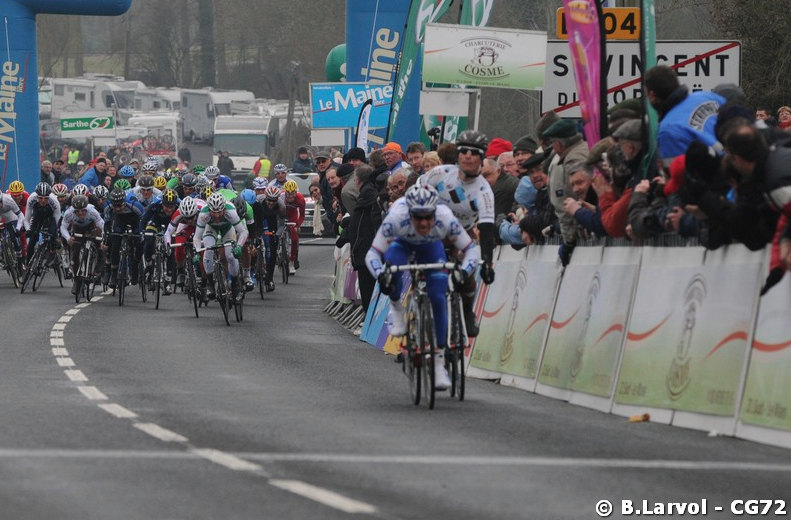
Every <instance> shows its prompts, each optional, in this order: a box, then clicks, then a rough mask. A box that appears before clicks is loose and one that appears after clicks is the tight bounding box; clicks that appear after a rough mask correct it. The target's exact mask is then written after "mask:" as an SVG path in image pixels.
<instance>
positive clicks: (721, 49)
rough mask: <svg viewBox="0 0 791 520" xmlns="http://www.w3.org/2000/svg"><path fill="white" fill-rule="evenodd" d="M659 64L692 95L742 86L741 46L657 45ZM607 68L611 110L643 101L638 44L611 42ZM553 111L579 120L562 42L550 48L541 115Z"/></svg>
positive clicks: (566, 49) (734, 43) (566, 47)
mask: <svg viewBox="0 0 791 520" xmlns="http://www.w3.org/2000/svg"><path fill="white" fill-rule="evenodd" d="M656 59H657V65H668V66H670V67H672V68H674V69H675V70H676V72H677V73H678V76H679V78H678V79H679V81H680V82H681V83H682V84H683V85H687V86H688V87H689V89H690V91H697V90H712V89H713V88H714V87H716V86H717V85H720V84H722V83H733V84H736V85H739V84H740V82H741V43H740V42H737V41H721V40H711V41H661V42H657V44H656ZM605 67H606V70H607V103H608V105H609V106H612V105H614V104H616V103H620V102H621V101H623V100H625V99H628V98H638V97H640V96H642V86H641V83H640V81H641V76H642V73H643V70H642V63H641V61H640V45H639V42H611V41H608V42H607V59H606V61H605ZM550 110H554V111H555V112H557V113H558V115H559V116H561V117H580V110H579V100H578V97H577V92H576V83H575V81H574V71H573V68H572V63H571V58H570V56H569V44H568V41H564V40H551V41H548V42H547V60H546V76H545V78H544V90H543V92H542V96H541V112H548V111H550Z"/></svg>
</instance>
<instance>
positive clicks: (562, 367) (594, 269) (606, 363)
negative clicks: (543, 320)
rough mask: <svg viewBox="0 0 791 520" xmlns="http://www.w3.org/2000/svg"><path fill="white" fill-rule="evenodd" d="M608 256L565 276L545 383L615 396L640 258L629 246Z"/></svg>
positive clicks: (545, 360)
mask: <svg viewBox="0 0 791 520" xmlns="http://www.w3.org/2000/svg"><path fill="white" fill-rule="evenodd" d="M605 252H606V258H605V259H604V261H603V262H602V263H601V264H598V265H596V264H594V265H569V266H568V267H567V268H566V272H565V273H564V274H563V283H562V285H561V290H560V293H559V294H558V301H557V304H556V305H555V313H554V315H553V316H552V324H551V326H552V328H551V330H550V333H549V339H548V341H547V346H546V348H545V350H544V358H543V361H542V363H541V375H540V376H539V382H541V383H542V384H547V385H551V386H555V387H559V388H565V389H569V390H574V391H578V392H585V393H588V394H591V395H597V396H602V397H609V396H610V395H611V390H612V387H613V380H614V378H615V371H616V369H617V364H618V359H619V356H620V353H621V346H622V344H623V336H624V331H625V330H626V322H627V318H628V316H629V309H630V307H631V303H632V292H633V290H634V284H635V283H636V279H637V271H638V264H639V261H640V257H639V252H638V251H636V250H630V249H629V248H612V249H609V250H605ZM630 252H631V253H638V254H630Z"/></svg>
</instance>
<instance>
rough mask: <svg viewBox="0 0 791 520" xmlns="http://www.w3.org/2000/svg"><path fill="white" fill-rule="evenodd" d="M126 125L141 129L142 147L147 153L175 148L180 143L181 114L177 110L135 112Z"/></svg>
mask: <svg viewBox="0 0 791 520" xmlns="http://www.w3.org/2000/svg"><path fill="white" fill-rule="evenodd" d="M128 126H130V127H137V128H140V129H141V131H140V134H141V135H142V136H144V138H143V141H144V142H143V147H144V148H145V149H146V151H147V152H148V153H149V154H151V153H153V151H160V150H177V149H178V146H179V144H180V143H181V116H180V115H179V113H178V112H164V111H163V112H148V113H143V112H141V113H137V114H134V115H132V116H131V117H130V118H129V122H128Z"/></svg>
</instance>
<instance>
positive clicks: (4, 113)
mask: <svg viewBox="0 0 791 520" xmlns="http://www.w3.org/2000/svg"><path fill="white" fill-rule="evenodd" d="M131 4H132V0H3V1H2V2H0V45H2V47H4V48H3V52H1V53H0V56H2V58H0V173H2V187H3V188H5V187H6V186H8V184H9V183H10V182H11V181H12V180H16V179H19V180H21V181H22V182H23V183H25V184H26V185H27V186H31V187H32V186H35V185H36V183H37V182H38V180H39V135H38V132H39V129H38V84H37V83H38V67H37V65H36V59H37V56H36V15H37V14H84V15H90V16H115V15H120V14H123V13H125V12H126V11H127V10H128V9H129V7H130V6H131Z"/></svg>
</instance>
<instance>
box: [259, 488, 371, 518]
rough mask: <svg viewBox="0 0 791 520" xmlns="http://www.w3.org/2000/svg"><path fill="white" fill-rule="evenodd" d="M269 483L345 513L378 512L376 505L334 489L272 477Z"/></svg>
mask: <svg viewBox="0 0 791 520" xmlns="http://www.w3.org/2000/svg"><path fill="white" fill-rule="evenodd" d="M269 484H271V485H272V486H275V487H276V488H280V489H283V490H285V491H289V492H291V493H294V494H296V495H300V496H302V497H305V498H308V499H310V500H313V501H314V502H318V503H320V504H324V505H325V506H329V507H332V508H333V509H338V510H340V511H343V512H344V513H367V514H373V513H376V512H377V510H376V507H374V506H372V505H371V504H366V503H365V502H360V501H359V500H353V499H351V498H348V497H345V496H343V495H340V494H338V493H335V492H334V491H329V490H327V489H324V488H320V487H316V486H312V485H310V484H307V483H305V482H301V481H299V480H280V479H272V480H270V481H269Z"/></svg>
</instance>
